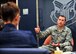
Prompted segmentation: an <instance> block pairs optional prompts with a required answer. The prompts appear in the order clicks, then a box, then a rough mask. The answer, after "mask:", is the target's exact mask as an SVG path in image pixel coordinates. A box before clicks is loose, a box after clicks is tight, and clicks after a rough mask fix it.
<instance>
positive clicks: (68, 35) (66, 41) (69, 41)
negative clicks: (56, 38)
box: [60, 29, 72, 47]
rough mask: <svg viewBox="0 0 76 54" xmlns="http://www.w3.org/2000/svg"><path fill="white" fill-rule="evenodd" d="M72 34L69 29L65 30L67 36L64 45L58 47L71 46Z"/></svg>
mask: <svg viewBox="0 0 76 54" xmlns="http://www.w3.org/2000/svg"><path fill="white" fill-rule="evenodd" d="M71 40H72V33H71V30H70V29H67V35H66V39H65V42H64V43H60V47H64V46H71Z"/></svg>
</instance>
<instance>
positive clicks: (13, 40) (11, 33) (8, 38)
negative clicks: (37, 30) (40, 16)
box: [0, 2, 37, 48]
mask: <svg viewBox="0 0 76 54" xmlns="http://www.w3.org/2000/svg"><path fill="white" fill-rule="evenodd" d="M1 10H2V19H3V21H4V27H3V30H2V31H1V32H0V47H26V48H28V47H36V46H37V44H36V40H35V38H34V36H33V34H32V33H31V31H21V30H17V25H18V24H19V21H20V10H19V7H18V6H16V4H15V3H13V2H7V3H5V4H2V7H1Z"/></svg>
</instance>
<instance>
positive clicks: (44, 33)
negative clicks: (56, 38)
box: [38, 27, 52, 38]
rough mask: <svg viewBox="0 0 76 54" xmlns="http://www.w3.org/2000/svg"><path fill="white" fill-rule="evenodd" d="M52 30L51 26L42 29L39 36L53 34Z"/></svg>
mask: <svg viewBox="0 0 76 54" xmlns="http://www.w3.org/2000/svg"><path fill="white" fill-rule="evenodd" d="M51 30H52V29H51V27H49V28H47V29H46V30H45V31H40V33H38V36H39V37H40V38H42V37H45V36H48V35H50V34H51Z"/></svg>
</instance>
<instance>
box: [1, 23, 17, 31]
mask: <svg viewBox="0 0 76 54" xmlns="http://www.w3.org/2000/svg"><path fill="white" fill-rule="evenodd" d="M15 30H17V29H16V27H15V26H14V25H13V24H5V25H4V27H3V30H2V31H4V32H10V31H15Z"/></svg>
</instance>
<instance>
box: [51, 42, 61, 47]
mask: <svg viewBox="0 0 76 54" xmlns="http://www.w3.org/2000/svg"><path fill="white" fill-rule="evenodd" d="M52 46H60V43H56V44H55V43H54V42H53V43H52Z"/></svg>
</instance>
